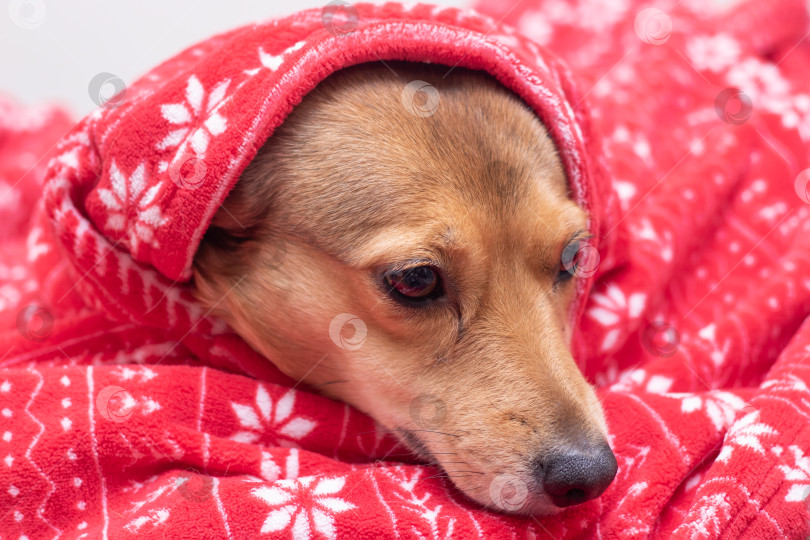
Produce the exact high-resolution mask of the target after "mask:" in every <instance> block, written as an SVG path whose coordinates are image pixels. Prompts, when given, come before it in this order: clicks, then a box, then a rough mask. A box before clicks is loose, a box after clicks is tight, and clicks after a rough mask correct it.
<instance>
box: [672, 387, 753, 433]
mask: <svg viewBox="0 0 810 540" xmlns="http://www.w3.org/2000/svg"><path fill="white" fill-rule="evenodd" d="M667 395H668V396H669V397H675V398H681V399H682V401H681V412H682V413H684V414H689V413H692V412H695V411H703V412H705V413H706V416H708V417H709V420H711V422H712V424H714V428H715V429H716V430H718V431H719V430H721V429H723V428H726V427H728V426H730V425H731V424H732V422H734V416H735V415H736V414H737V411H739V410H740V409H742V408H743V407H744V406H745V401H743V400H742V399H741V398H740V397H738V396H736V395H734V394H731V393H729V392H716V393H713V394H710V395H706V396H701V395H699V394H667Z"/></svg>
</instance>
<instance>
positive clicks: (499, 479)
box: [397, 430, 563, 517]
mask: <svg viewBox="0 0 810 540" xmlns="http://www.w3.org/2000/svg"><path fill="white" fill-rule="evenodd" d="M397 435H398V436H399V438H400V440H401V441H402V443H403V444H404V445H405V446H407V447H408V448H409V449H410V450H411V452H413V453H414V454H415V455H416V456H418V457H419V458H420V459H421V460H423V461H425V462H427V463H429V464H431V465H434V466H436V467H438V468H439V469H440V470H441V474H440V475H437V476H439V477H444V478H446V480H448V481H450V482H452V484H453V486H454V487H455V488H456V489H457V490H458V491H460V492H461V493H462V494H464V495H465V496H466V497H467V498H468V499H470V500H472V501H475V502H476V503H478V504H480V505H481V506H484V507H485V508H488V509H489V510H493V511H495V512H499V513H504V514H512V515H519V516H527V517H529V516H536V517H540V516H552V515H555V514H559V513H560V512H562V511H563V509H562V508H560V507H558V506H557V505H555V504H554V503H553V502H552V501H551V499H550V498H549V497H548V495H546V493H545V492H544V491H543V489H542V488H540V487H539V486H537V485H536V483H535V482H534V481H532V480H526V479H525V477H524V475H523V474H520V473H516V474H514V475H512V474H496V473H493V472H489V471H483V470H482V471H481V472H482V473H483V474H482V475H481V479H475V480H474V481H472V482H470V485H467V484H466V483H465V481H464V480H457V479H454V478H452V472H449V471H448V470H447V469H445V468H444V466H442V464H441V460H439V459H436V456H435V455H434V454H432V453H431V452H430V450H429V449H428V446H427V445H426V444H425V443H424V442H422V440H421V439H419V437H418V436H417V435H415V434H414V433H413V432H412V431H408V430H398V431H397Z"/></svg>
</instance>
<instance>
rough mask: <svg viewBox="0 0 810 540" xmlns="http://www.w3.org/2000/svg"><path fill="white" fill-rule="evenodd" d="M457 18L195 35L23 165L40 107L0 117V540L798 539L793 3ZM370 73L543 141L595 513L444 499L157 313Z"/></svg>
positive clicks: (175, 317)
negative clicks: (565, 197)
mask: <svg viewBox="0 0 810 540" xmlns="http://www.w3.org/2000/svg"><path fill="white" fill-rule="evenodd" d="M481 4H482V5H481V9H482V10H483V11H489V12H490V13H489V15H491V16H492V17H493V18H492V19H489V18H488V17H486V16H481V15H477V14H473V13H470V12H464V11H459V10H458V9H455V8H442V7H432V6H425V5H415V6H400V5H397V4H386V5H385V6H378V7H374V6H369V5H356V6H349V5H344V6H342V7H341V8H340V9H338V5H337V4H336V3H333V4H330V5H328V6H327V7H326V8H324V9H316V10H309V11H304V12H301V13H298V14H296V15H293V16H291V17H289V18H284V19H279V20H273V21H269V22H265V23H261V24H256V25H252V26H248V27H244V28H241V29H237V30H234V31H232V32H228V33H225V34H221V35H218V36H215V37H213V38H211V39H209V40H207V41H205V42H202V43H200V44H198V45H195V46H193V47H191V48H189V49H187V50H186V51H184V52H182V53H180V54H179V55H177V56H176V57H175V58H173V59H171V60H169V61H167V62H165V63H163V64H161V65H160V66H158V67H157V68H155V69H154V70H153V71H151V72H150V73H149V74H147V75H146V76H144V77H143V78H141V79H139V80H138V81H136V82H135V83H133V84H131V85H129V87H128V88H127V89H126V91H125V92H124V93H122V94H119V96H118V97H116V98H114V99H112V100H110V101H108V102H106V103H105V104H104V106H102V107H101V108H99V109H98V110H97V111H96V112H95V113H93V114H91V115H90V116H88V117H87V118H84V119H83V120H81V121H80V122H79V123H78V124H77V125H76V126H75V127H74V128H73V129H72V130H70V132H69V133H67V134H66V135H64V136H62V138H61V139H60V140H59V141H58V143H57V144H56V145H55V147H52V146H51V145H53V144H54V143H55V142H56V141H57V139H58V137H59V136H60V135H63V134H64V133H65V132H66V131H67V130H68V127H69V124H68V119H67V117H66V115H65V114H64V113H62V112H60V111H59V110H55V109H23V108H22V107H19V106H15V105H14V104H12V103H11V102H10V101H5V100H3V101H0V156H2V160H0V217H1V218H2V222H3V225H4V227H3V228H2V229H1V230H0V366H2V371H0V413H1V414H0V534H2V536H3V537H8V538H17V537H20V536H21V535H24V536H27V537H28V538H50V537H66V538H77V537H87V538H99V537H122V538H123V537H138V538H141V537H145V538H148V537H155V538H193V537H211V538H219V537H234V538H260V537H263V536H265V537H273V538H275V537H295V538H335V537H357V538H397V537H401V538H448V537H454V538H545V537H547V536H550V537H552V538H568V537H577V536H586V537H605V538H644V537H648V536H651V535H654V536H670V535H671V536H674V537H676V538H706V537H737V536H748V537H757V538H782V537H801V535H802V534H803V533H804V532H805V531H806V527H807V519H808V507H807V504H808V502H807V499H808V493H810V391H808V386H807V385H808V384H810V360H808V357H810V323H804V321H805V318H806V316H807V314H808V312H809V311H810V192H808V183H810V169H808V168H809V167H810V163H809V162H808V154H809V153H810V152H808V147H810V77H807V67H808V65H810V39H804V40H803V41H802V36H805V37H806V35H805V34H806V32H807V31H808V29H809V28H808V18H807V14H806V13H805V11H804V8H803V6H802V2H800V1H798V0H797V1H784V2H782V1H780V2H770V3H768V4H767V5H766V4H765V3H759V2H755V1H751V2H749V3H741V2H737V3H736V5H735V6H734V7H729V3H728V2H725V3H723V7H722V8H717V9H716V10H712V9H711V8H709V7H707V6H706V2H704V1H702V0H701V1H697V0H688V1H687V0H682V1H681V2H678V3H676V4H675V7H671V6H670V7H668V8H662V9H665V11H658V10H656V9H655V8H649V7H648V6H646V5H639V6H637V7H629V6H627V5H624V4H623V3H620V2H616V3H615V4H614V3H613V2H604V1H596V0H580V1H579V2H561V1H557V0H548V1H544V0H529V1H526V2H523V3H518V4H517V5H516V6H510V5H506V4H505V3H497V2H482V3H481ZM667 5H668V6H669V4H667ZM501 20H503V21H505V22H504V23H501V22H500V21H501ZM506 23H508V24H506ZM538 44H539V45H538ZM541 47H542V48H541ZM547 50H551V51H554V53H555V54H556V55H558V56H559V57H561V58H563V59H564V61H565V62H566V63H567V64H568V66H569V68H570V70H571V73H569V72H568V71H567V69H566V68H564V67H563V66H562V64H561V63H560V61H558V60H557V59H556V57H555V56H553V55H552V54H550V53H549V52H547ZM384 60H410V61H430V62H432V63H436V64H443V65H447V66H461V67H467V68H472V69H479V70H484V71H487V72H489V73H490V74H492V75H493V76H495V77H496V78H497V79H498V80H499V81H500V82H501V83H502V84H503V85H504V86H506V87H507V88H509V89H511V90H512V91H513V92H515V93H516V94H517V95H519V96H520V97H521V98H522V99H523V100H524V101H525V102H526V103H527V104H528V105H529V106H530V107H532V108H533V109H534V110H535V111H536V112H537V114H538V115H539V117H540V118H541V119H542V120H543V121H544V122H545V123H546V125H547V126H548V127H549V130H550V133H551V135H552V137H553V138H554V140H555V142H556V144H557V146H558V148H559V150H560V152H561V157H562V160H563V163H564V166H565V170H566V173H567V176H568V179H569V182H570V184H571V188H572V193H573V196H574V197H575V198H576V199H577V201H578V202H579V203H580V204H581V205H582V206H583V207H585V208H586V209H587V210H588V211H589V213H590V216H591V220H590V227H591V232H592V233H593V234H594V238H593V239H592V240H591V244H592V247H593V249H592V251H595V252H596V253H598V257H599V266H598V268H597V269H596V272H595V273H594V274H593V275H583V276H582V277H580V278H578V289H577V290H578V296H577V302H576V306H575V309H572V318H575V319H576V320H577V331H576V335H575V338H574V354H575V358H576V360H577V362H578V363H579V364H580V367H581V368H582V369H583V371H584V372H585V373H586V375H587V376H588V377H589V378H590V379H591V380H593V381H595V383H596V384H598V385H599V387H600V389H599V393H600V397H601V399H602V400H603V403H604V407H605V413H606V417H607V422H608V425H609V436H610V444H611V446H612V448H613V450H614V452H615V454H616V456H617V459H618V463H619V471H618V474H617V477H616V479H615V481H614V482H613V484H612V485H611V486H610V487H609V488H608V490H607V491H606V492H605V493H604V494H603V495H602V496H601V497H599V498H598V499H596V500H593V501H590V502H588V503H585V504H583V505H580V506H574V507H571V508H568V509H566V510H565V511H563V512H562V513H561V514H559V515H558V516H554V517H546V518H525V517H517V516H511V515H505V514H502V513H498V512H496V511H491V510H485V509H483V508H481V507H479V506H478V505H476V504H474V503H471V502H469V501H468V500H467V499H465V497H464V496H463V495H462V494H461V493H460V492H458V491H457V490H455V489H454V488H453V487H452V485H451V484H450V483H449V482H448V481H447V480H446V479H443V478H441V477H439V476H438V473H439V471H438V470H436V468H435V467H433V466H429V465H424V464H420V463H418V462H417V461H415V459H414V458H413V457H410V456H409V454H408V452H407V450H406V449H405V448H404V447H402V446H401V445H399V444H397V442H396V439H395V438H393V437H392V436H390V435H388V434H385V433H382V432H381V431H380V429H379V426H377V425H376V424H375V423H374V422H373V421H372V420H371V419H370V417H368V416H366V415H365V414H362V413H360V412H358V411H356V410H354V409H353V408H351V407H349V406H347V405H345V404H342V403H339V402H335V401H332V400H329V399H327V398H324V397H321V396H319V395H318V394H317V393H315V392H313V391H311V390H309V389H307V388H306V387H305V386H303V385H301V384H298V383H297V382H296V381H292V380H289V379H288V378H287V377H285V376H284V375H282V374H281V373H280V372H279V371H278V370H276V369H275V368H274V367H273V365H272V363H271V362H268V361H267V360H266V359H263V358H261V357H259V355H258V354H257V353H256V352H254V351H253V350H252V349H251V348H250V347H248V346H247V345H246V344H245V343H244V342H243V341H242V340H241V339H240V338H239V337H238V336H236V335H235V334H234V333H233V332H231V331H229V329H228V327H227V326H226V325H225V324H223V323H222V322H221V321H219V320H216V319H215V318H213V317H211V316H210V315H209V314H208V313H206V312H205V311H204V310H203V309H201V307H200V306H199V305H197V304H196V303H195V301H194V300H193V298H192V296H191V295H190V294H189V290H188V280H189V278H190V267H191V261H192V257H193V255H194V252H195V249H196V248H197V246H198V244H199V242H200V239H201V236H202V234H203V233H204V231H205V229H206V227H207V225H208V223H209V221H210V219H211V218H212V215H213V213H214V212H215V211H216V209H217V208H218V207H219V205H220V204H221V203H222V201H223V200H224V198H225V196H226V195H227V193H228V191H229V189H230V188H232V187H233V185H234V183H235V182H236V180H237V179H238V177H239V174H240V172H241V171H242V170H243V169H244V167H245V166H246V165H247V164H248V163H249V162H250V160H251V158H252V157H253V156H254V155H255V154H256V152H257V149H258V148H259V147H260V146H261V145H262V144H263V143H264V142H265V140H266V139H267V138H268V136H271V134H272V132H273V130H274V128H276V127H277V126H278V125H279V124H280V123H281V122H282V121H283V119H284V118H285V116H286V115H287V114H288V113H289V112H290V110H291V109H292V108H293V107H294V106H295V105H296V104H297V103H298V102H299V101H300V99H301V98H302V96H303V95H304V94H306V93H307V92H308V91H310V90H311V89H312V88H313V87H314V86H315V85H316V84H317V83H318V82H319V81H321V80H323V79H324V78H325V77H326V76H328V75H329V74H330V73H332V72H334V71H336V70H338V69H340V68H342V67H346V66H349V65H353V64H357V63H361V62H379V61H384ZM407 82H408V81H403V86H405V85H406V84H407ZM406 105H408V104H406ZM410 106H413V107H418V106H420V105H418V104H410ZM438 106H439V107H440V106H441V96H439V103H438ZM586 106H587V109H586ZM482 129H486V128H485V126H482ZM597 133H598V134H599V137H597ZM271 140H272V139H271ZM46 163H47V164H48V165H47V170H46V168H45V164H46ZM591 255H592V256H593V253H592V254H591ZM282 256H283V254H282ZM590 260H593V259H592V258H591V259H590ZM588 274H590V272H589V273H588ZM336 315H337V314H336ZM323 331H324V332H328V331H329V329H328V328H324V329H323ZM471 369H474V367H471ZM490 491H491V494H492V496H493V500H495V499H498V498H503V499H506V500H509V499H510V497H511V498H514V497H515V493H506V494H503V493H495V492H493V491H496V490H494V489H493V490H490ZM512 502H514V501H512ZM517 504H519V501H517Z"/></svg>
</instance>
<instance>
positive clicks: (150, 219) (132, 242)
mask: <svg viewBox="0 0 810 540" xmlns="http://www.w3.org/2000/svg"><path fill="white" fill-rule="evenodd" d="M110 183H111V184H112V189H106V188H102V189H99V190H98V195H99V198H100V199H101V202H102V204H104V206H105V207H106V208H107V211H108V213H107V224H106V228H107V229H108V230H110V231H115V232H118V233H124V235H125V238H124V240H123V241H124V242H125V243H126V244H128V246H129V248H130V250H132V251H133V252H134V251H137V250H138V246H139V245H140V243H141V242H144V243H146V244H150V245H151V246H152V247H154V248H157V247H160V246H159V245H158V242H157V240H155V230H156V229H157V228H158V227H160V226H161V225H163V224H164V223H166V221H167V219H166V218H165V217H164V216H163V214H162V213H161V211H160V206H159V205H158V204H157V202H156V201H155V198H156V196H157V194H158V192H159V191H160V187H161V184H156V185H154V186H152V187H150V188H148V189H147V187H146V185H147V181H146V169H145V167H144V164H143V163H141V164H140V165H138V167H136V168H135V170H134V171H133V172H132V174H131V175H130V176H129V178H127V177H126V176H125V175H124V174H123V173H122V172H121V170H120V169H119V168H118V166H117V165H116V163H115V161H114V160H113V162H112V164H111V165H110ZM133 214H134V215H133Z"/></svg>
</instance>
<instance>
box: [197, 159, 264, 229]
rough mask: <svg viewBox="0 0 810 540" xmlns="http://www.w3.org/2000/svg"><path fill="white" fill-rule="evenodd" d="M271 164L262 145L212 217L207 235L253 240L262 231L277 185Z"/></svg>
mask: <svg viewBox="0 0 810 540" xmlns="http://www.w3.org/2000/svg"><path fill="white" fill-rule="evenodd" d="M268 144H269V143H268ZM273 161H274V159H273V155H272V153H271V152H270V151H269V150H268V146H267V144H265V145H264V146H262V147H261V148H260V149H259V152H258V153H257V154H256V157H255V158H254V159H253V160H252V161H251V162H250V164H249V165H248V166H247V168H246V169H245V170H244V172H243V173H242V176H241V178H240V179H239V181H238V182H237V183H236V186H234V188H233V190H231V192H230V193H229V194H228V197H227V198H226V199H225V202H224V203H223V204H222V206H221V207H220V208H219V210H217V212H216V214H214V218H213V219H212V221H211V225H210V227H209V232H211V233H213V234H214V235H220V236H221V235H222V234H227V235H228V236H232V237H233V238H240V239H247V238H255V237H256V235H257V233H260V232H262V231H261V230H260V229H262V227H264V226H266V224H267V222H268V218H269V216H270V213H271V210H272V207H273V202H274V200H275V191H276V186H277V185H278V182H277V178H276V176H278V173H277V170H278V168H277V167H276V164H275V163H273ZM206 235H208V233H206Z"/></svg>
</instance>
